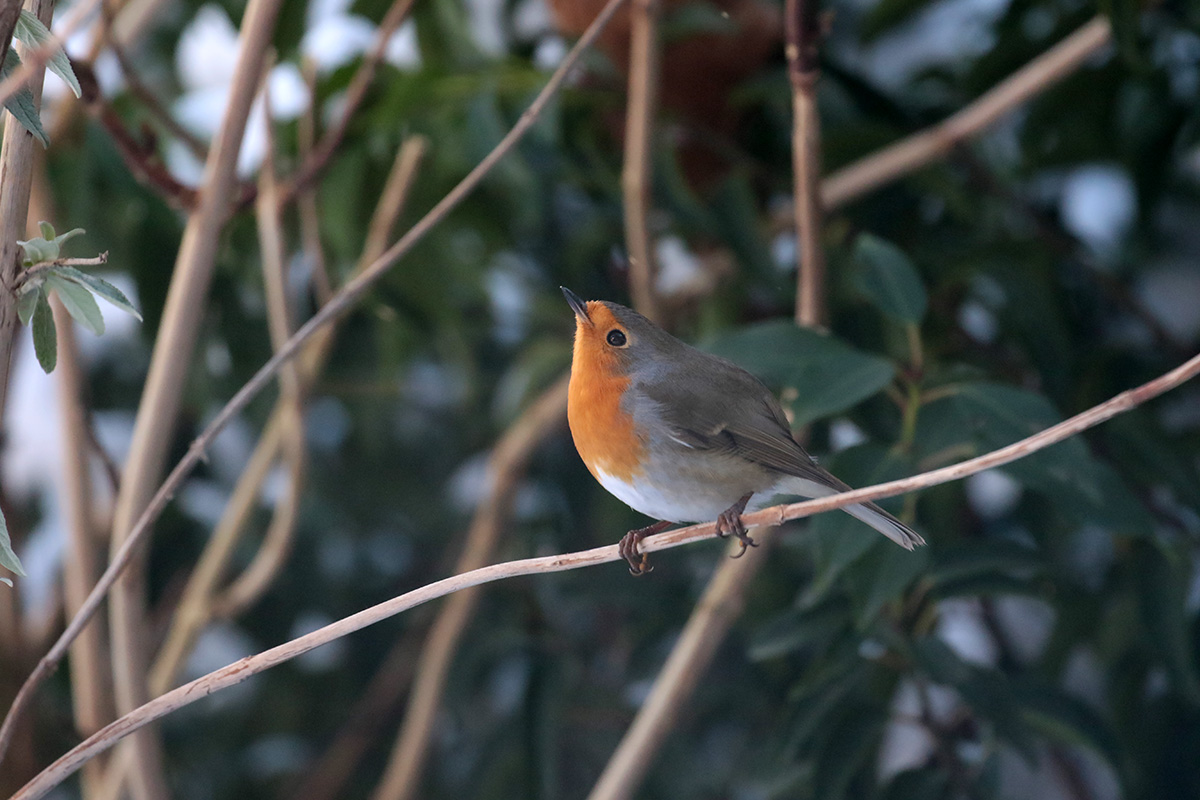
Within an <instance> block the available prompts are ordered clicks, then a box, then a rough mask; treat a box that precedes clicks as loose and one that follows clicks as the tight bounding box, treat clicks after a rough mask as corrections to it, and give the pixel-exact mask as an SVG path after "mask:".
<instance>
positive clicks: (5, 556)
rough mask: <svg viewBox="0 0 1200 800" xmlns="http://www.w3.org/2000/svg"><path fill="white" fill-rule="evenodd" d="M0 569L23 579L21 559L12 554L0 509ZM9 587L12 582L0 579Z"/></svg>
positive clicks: (6, 523)
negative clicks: (2, 568)
mask: <svg viewBox="0 0 1200 800" xmlns="http://www.w3.org/2000/svg"><path fill="white" fill-rule="evenodd" d="M0 567H4V568H5V569H6V570H8V571H9V572H13V573H15V574H17V575H20V576H22V577H24V575H25V569H24V568H23V567H22V566H21V559H19V558H17V554H16V553H14V552H13V549H12V540H11V539H9V538H8V522H6V521H5V519H4V510H3V509H0ZM0 581H4V582H5V583H7V584H8V585H9V586H12V581H11V580H9V579H8V578H0Z"/></svg>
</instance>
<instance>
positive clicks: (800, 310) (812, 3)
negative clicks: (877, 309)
mask: <svg viewBox="0 0 1200 800" xmlns="http://www.w3.org/2000/svg"><path fill="white" fill-rule="evenodd" d="M786 9H787V10H786V11H785V20H786V27H787V62H788V78H789V80H790V81H791V85H792V114H793V119H792V181H793V183H792V185H793V187H794V192H795V202H794V203H793V207H794V209H795V214H796V259H797V267H796V324H797V325H802V326H804V327H807V328H818V327H820V326H821V325H822V324H823V317H824V308H825V254H824V252H823V251H822V249H821V191H820V186H821V182H820V175H821V121H820V117H819V115H818V114H817V79H818V77H819V75H820V70H819V68H818V65H817V47H818V45H819V39H820V35H821V32H820V25H819V23H818V21H817V0H787V6H786Z"/></svg>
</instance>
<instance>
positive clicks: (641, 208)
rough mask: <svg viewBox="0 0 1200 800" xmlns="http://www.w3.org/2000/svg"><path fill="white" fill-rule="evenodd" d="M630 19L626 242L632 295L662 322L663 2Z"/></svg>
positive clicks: (640, 6) (648, 4)
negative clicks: (656, 234) (657, 181)
mask: <svg viewBox="0 0 1200 800" xmlns="http://www.w3.org/2000/svg"><path fill="white" fill-rule="evenodd" d="M631 11H632V13H631V20H630V25H631V29H630V34H629V35H630V50H629V91H628V106H627V110H626V112H625V163H624V167H623V169H622V171H621V191H622V194H623V195H624V198H625V243H626V246H627V247H628V248H629V293H630V295H631V296H632V298H633V305H634V307H635V308H637V309H638V311H640V312H641V313H642V314H643V315H645V316H646V317H649V318H650V319H653V320H656V321H659V322H661V321H662V318H661V314H660V313H659V308H658V301H657V299H656V295H655V291H654V278H655V275H656V274H657V270H656V269H655V259H654V242H653V239H652V236H651V233H650V210H651V208H650V206H651V198H650V188H651V166H652V163H653V155H654V147H653V136H654V116H655V108H656V105H657V96H658V62H659V42H658V16H659V12H660V5H659V0H634V3H633V8H632V10H631Z"/></svg>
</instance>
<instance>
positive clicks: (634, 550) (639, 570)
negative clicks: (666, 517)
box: [617, 522, 675, 575]
mask: <svg viewBox="0 0 1200 800" xmlns="http://www.w3.org/2000/svg"><path fill="white" fill-rule="evenodd" d="M674 524H675V523H673V522H656V523H654V524H653V525H647V526H646V527H644V528H638V529H636V530H632V531H630V532H629V533H627V534H625V535H624V536H622V537H621V541H620V543H619V544H617V552H618V553H620V554H621V558H623V559H625V560H626V561H628V562H629V574H630V575H645V574H646V573H647V572H650V571H651V570H653V569H654V567H652V566H650V557H649V556H648V555H646V554H645V553H642V552H639V551H638V543H639V542H641V541H642V539H645V538H646V537H647V536H653V535H654V534H656V533H662V532H663V531H665V530H666V529H667V528H669V527H671V526H672V525H674Z"/></svg>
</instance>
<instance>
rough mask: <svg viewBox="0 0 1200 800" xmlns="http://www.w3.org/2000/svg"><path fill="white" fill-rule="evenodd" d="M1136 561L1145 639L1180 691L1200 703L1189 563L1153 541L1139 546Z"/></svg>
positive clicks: (1199, 674)
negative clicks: (1188, 602) (1189, 589)
mask: <svg viewBox="0 0 1200 800" xmlns="http://www.w3.org/2000/svg"><path fill="white" fill-rule="evenodd" d="M1133 563H1134V569H1135V571H1136V572H1135V575H1136V580H1137V589H1138V600H1139V606H1140V611H1141V618H1142V625H1143V626H1144V629H1145V631H1146V634H1147V636H1146V639H1147V641H1149V642H1150V644H1151V646H1152V648H1153V649H1154V650H1155V651H1157V653H1158V656H1159V658H1161V659H1162V661H1163V662H1165V665H1166V667H1167V669H1168V670H1169V672H1170V674H1171V677H1172V678H1173V680H1174V683H1175V685H1176V688H1177V690H1178V691H1179V692H1180V693H1181V694H1182V695H1183V696H1185V697H1187V698H1188V700H1189V701H1190V702H1191V703H1193V704H1200V672H1198V669H1197V664H1196V660H1195V657H1194V655H1193V644H1192V621H1191V619H1190V618H1189V616H1190V615H1189V613H1188V611H1187V594H1188V584H1189V578H1188V573H1189V567H1188V564H1187V563H1186V562H1185V561H1184V560H1183V559H1181V558H1180V557H1178V555H1176V554H1174V553H1170V552H1169V551H1168V552H1164V551H1163V550H1162V549H1160V547H1158V546H1157V545H1154V544H1151V543H1139V544H1138V545H1137V547H1136V549H1135V551H1134V559H1133Z"/></svg>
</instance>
